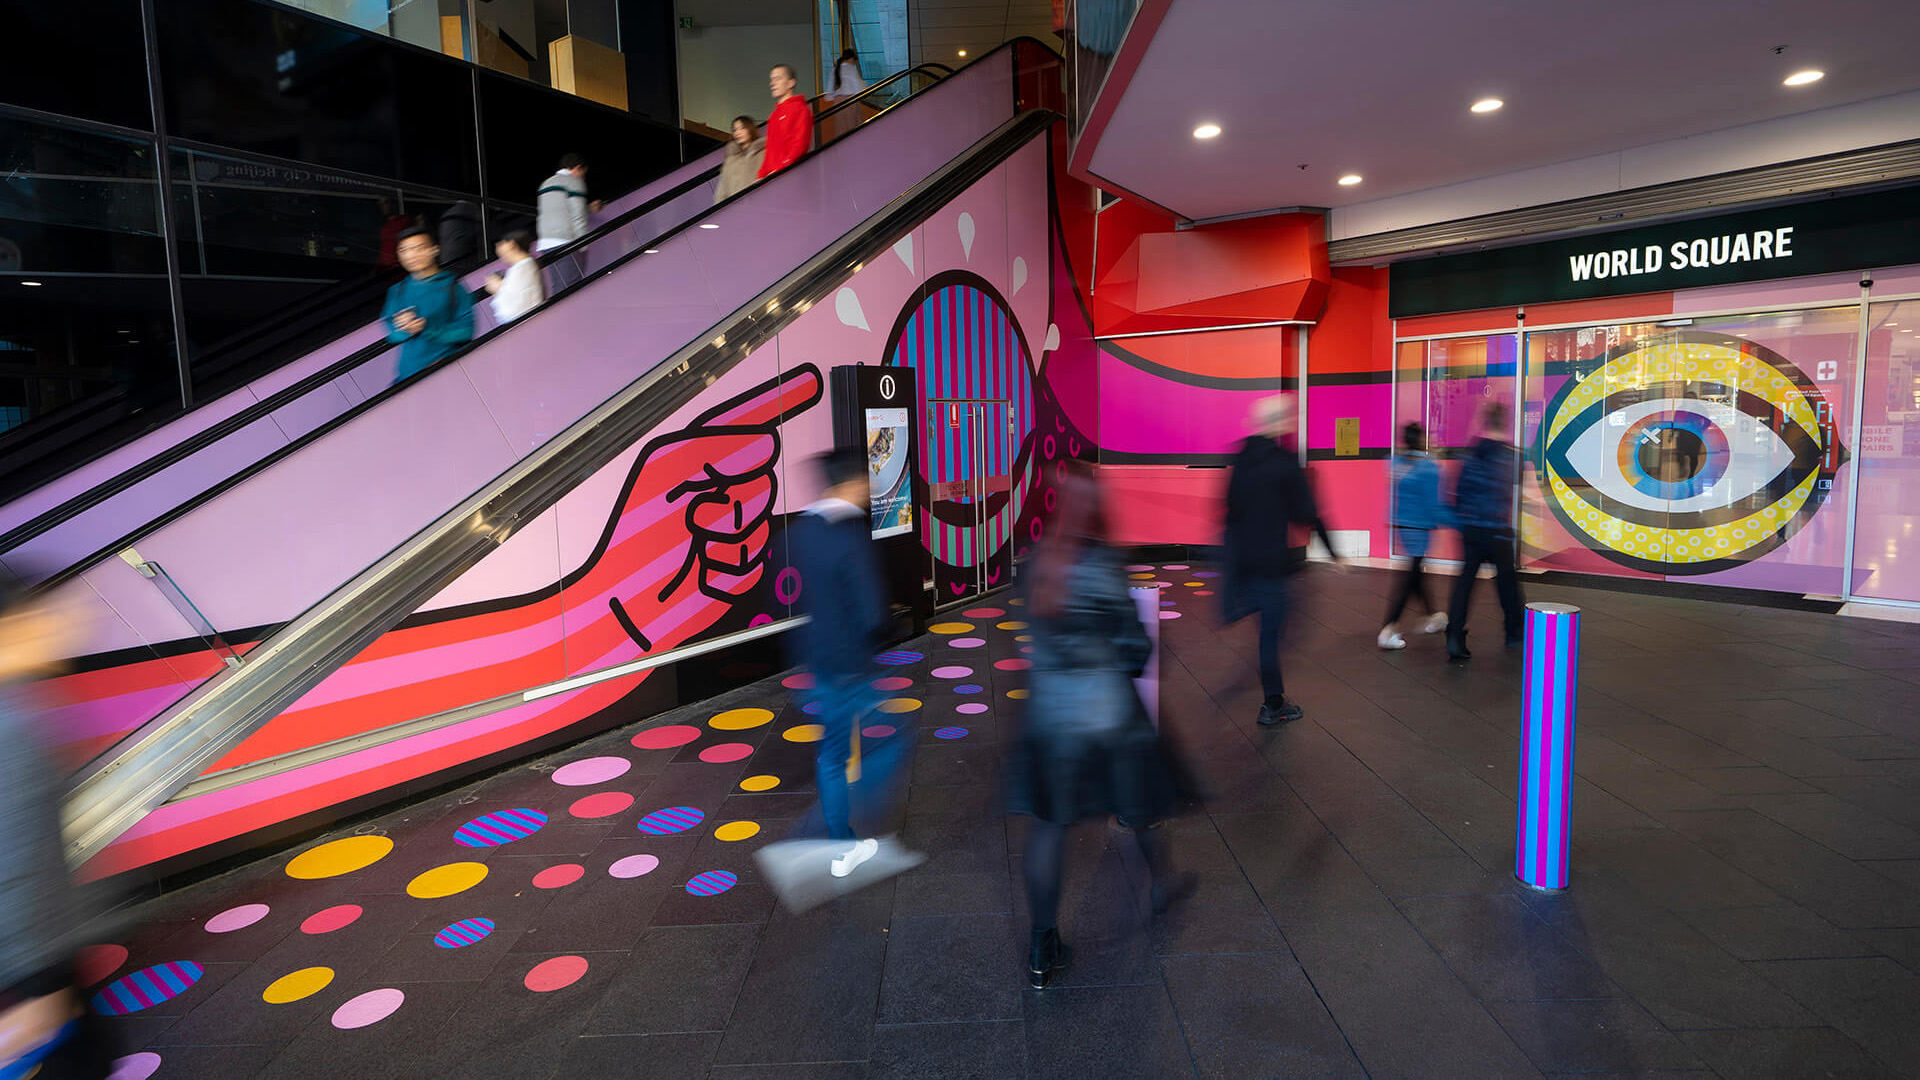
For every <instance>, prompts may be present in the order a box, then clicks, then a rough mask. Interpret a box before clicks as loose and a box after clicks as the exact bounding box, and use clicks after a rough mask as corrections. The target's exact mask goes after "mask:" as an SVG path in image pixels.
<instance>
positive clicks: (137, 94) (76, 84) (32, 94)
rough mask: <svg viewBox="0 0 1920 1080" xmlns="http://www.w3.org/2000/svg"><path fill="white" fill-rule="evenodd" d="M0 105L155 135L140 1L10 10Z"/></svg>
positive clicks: (50, 3) (89, 0) (59, 2)
mask: <svg viewBox="0 0 1920 1080" xmlns="http://www.w3.org/2000/svg"><path fill="white" fill-rule="evenodd" d="M6 39H7V45H8V48H7V58H6V62H5V63H0V102H4V103H5V104H8V105H20V106H24V107H26V108H29V109H39V110H41V111H43V112H50V113H59V114H61V115H63V116H77V117H80V118H81V119H83V120H98V121H100V122H102V123H107V124H119V125H120V126H122V127H130V128H139V129H141V130H143V131H151V130H153V109H152V107H151V106H150V105H149V103H148V100H147V49H146V42H145V30H144V29H143V28H142V27H141V25H140V0H81V2H79V3H73V2H70V0H46V2H31V3H18V4H8V5H7V14H6Z"/></svg>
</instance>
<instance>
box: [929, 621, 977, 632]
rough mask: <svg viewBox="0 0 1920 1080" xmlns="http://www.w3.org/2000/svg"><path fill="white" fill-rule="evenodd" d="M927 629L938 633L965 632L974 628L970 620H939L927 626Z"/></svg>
mask: <svg viewBox="0 0 1920 1080" xmlns="http://www.w3.org/2000/svg"><path fill="white" fill-rule="evenodd" d="M927 629H928V630H931V631H932V632H934V633H936V634H964V633H966V632H967V631H969V630H971V629H973V624H972V623H970V622H937V623H934V624H933V625H932V626H929V627H927Z"/></svg>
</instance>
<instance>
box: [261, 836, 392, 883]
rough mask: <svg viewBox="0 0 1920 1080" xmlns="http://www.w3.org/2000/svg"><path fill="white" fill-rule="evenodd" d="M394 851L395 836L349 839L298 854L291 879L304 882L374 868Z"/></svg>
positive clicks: (289, 870)
mask: <svg viewBox="0 0 1920 1080" xmlns="http://www.w3.org/2000/svg"><path fill="white" fill-rule="evenodd" d="M392 850H393V838H392V837H387V836H349V837H347V838H346V839H344V840H335V841H332V842H331V843H326V844H321V845H320V846H319V847H317V848H308V849H307V850H305V851H303V852H301V853H300V854H298V855H295V856H294V857H293V861H292V862H290V863H288V864H287V876H288V877H290V878H299V879H301V880H302V881H312V880H314V879H317V878H330V877H339V876H340V875H341V874H351V873H353V872H354V871H355V870H364V869H366V868H367V867H369V866H372V865H373V864H374V863H377V862H379V861H380V860H381V859H384V858H386V857H387V854H388V853H389V852H391V851H392Z"/></svg>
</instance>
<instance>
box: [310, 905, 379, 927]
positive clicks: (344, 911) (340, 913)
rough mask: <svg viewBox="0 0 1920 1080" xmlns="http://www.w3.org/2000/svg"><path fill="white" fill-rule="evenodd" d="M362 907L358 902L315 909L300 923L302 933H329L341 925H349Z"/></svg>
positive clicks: (357, 916) (359, 914)
mask: <svg viewBox="0 0 1920 1080" xmlns="http://www.w3.org/2000/svg"><path fill="white" fill-rule="evenodd" d="M363 911H364V909H363V908H361V906H360V905H359V904H336V905H334V906H333V907H330V908H326V909H324V910H321V911H316V912H314V913H313V914H311V915H309V916H307V917H306V919H305V920H304V921H302V922H301V923H300V932H301V933H303V934H331V933H333V932H334V931H335V930H338V929H340V928H341V927H343V926H351V925H353V922H354V920H355V919H358V918H359V917H360V916H361V914H362V912H363Z"/></svg>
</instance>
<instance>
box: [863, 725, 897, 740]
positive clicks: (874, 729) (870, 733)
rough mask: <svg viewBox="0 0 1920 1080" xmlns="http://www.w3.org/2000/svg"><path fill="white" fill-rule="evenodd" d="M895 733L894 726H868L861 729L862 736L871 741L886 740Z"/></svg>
mask: <svg viewBox="0 0 1920 1080" xmlns="http://www.w3.org/2000/svg"><path fill="white" fill-rule="evenodd" d="M893 731H894V728H893V725H892V724H868V725H867V726H866V727H863V728H861V729H860V734H862V735H865V736H866V737H867V738H869V739H884V738H886V737H887V736H889V735H891V734H893Z"/></svg>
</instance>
